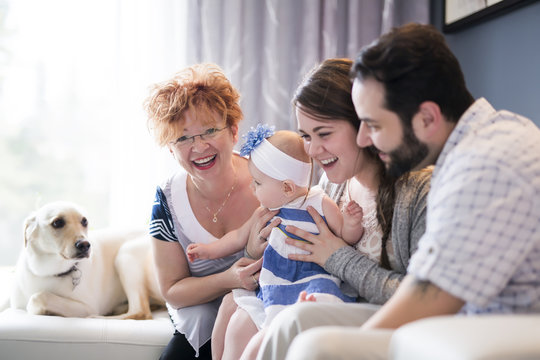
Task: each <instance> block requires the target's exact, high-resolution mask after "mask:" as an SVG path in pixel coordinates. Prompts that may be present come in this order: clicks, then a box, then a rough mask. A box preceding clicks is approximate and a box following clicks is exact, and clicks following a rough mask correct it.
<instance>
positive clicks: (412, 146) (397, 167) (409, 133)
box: [386, 126, 429, 178]
mask: <svg viewBox="0 0 540 360" xmlns="http://www.w3.org/2000/svg"><path fill="white" fill-rule="evenodd" d="M403 131H404V134H403V141H402V142H401V145H399V146H398V148H397V149H395V150H392V151H391V152H390V153H388V156H389V157H390V162H389V163H387V164H386V171H387V173H388V174H389V175H390V176H393V177H396V178H397V177H399V176H401V175H403V174H405V173H407V172H409V171H411V170H412V169H414V168H415V167H416V166H417V165H418V164H420V163H421V162H422V160H424V159H425V158H426V157H427V155H428V153H429V150H428V147H427V145H426V144H424V143H422V142H420V140H418V138H417V137H416V135H415V134H414V132H413V129H412V128H411V127H409V126H404V128H403Z"/></svg>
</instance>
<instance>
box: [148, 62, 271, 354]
mask: <svg viewBox="0 0 540 360" xmlns="http://www.w3.org/2000/svg"><path fill="white" fill-rule="evenodd" d="M239 98H240V96H239V94H238V92H237V91H236V89H235V88H234V87H233V86H232V85H231V83H230V82H229V80H228V79H227V78H226V77H225V75H224V74H223V71H222V70H221V69H220V68H219V67H218V66H217V65H214V64H197V65H193V66H191V67H188V68H186V69H183V70H182V71H180V72H179V73H177V74H176V75H175V76H174V77H173V78H172V79H170V80H168V81H165V82H163V83H159V84H156V85H154V87H153V89H152V92H151V94H150V96H149V98H148V99H147V100H146V102H145V108H146V110H147V113H148V125H149V128H150V129H151V130H152V132H153V134H154V136H155V139H156V141H157V143H158V144H159V145H161V146H163V147H167V148H168V150H169V151H170V153H171V154H172V156H173V157H174V158H175V159H176V161H177V162H178V164H179V165H180V168H179V169H178V171H177V172H176V173H175V174H174V175H172V176H171V177H169V178H168V179H166V180H165V181H164V182H163V183H162V184H161V185H160V186H158V187H157V191H156V199H155V202H154V206H153V210H152V221H151V224H150V235H151V237H152V243H153V252H154V260H155V264H156V269H157V274H158V282H159V286H160V290H161V293H162V295H163V297H164V298H165V300H166V302H167V307H168V310H169V314H170V316H171V320H172V321H173V323H174V326H175V334H174V336H173V339H172V340H171V341H170V343H169V345H168V346H167V348H166V349H165V351H164V352H163V354H162V356H161V358H162V359H169V358H182V359H188V358H190V356H191V357H193V358H194V357H195V356H199V359H201V358H202V359H206V358H208V359H209V358H210V357H211V355H210V354H211V349H210V341H209V340H210V337H211V334H212V328H213V325H214V321H215V318H216V314H217V310H218V307H219V305H220V303H221V299H222V296H223V295H224V294H226V293H228V292H229V291H230V290H231V289H234V288H244V289H248V290H253V289H254V288H255V287H256V285H257V281H256V276H258V274H257V272H258V271H259V269H260V265H261V264H260V262H256V261H254V260H251V259H248V258H244V257H242V252H239V253H236V254H234V255H232V256H228V257H225V258H222V259H215V260H196V261H194V262H193V263H190V262H188V260H187V258H186V252H185V249H186V248H187V246H188V245H189V244H191V243H209V242H212V241H214V240H216V239H217V238H220V237H222V236H223V235H224V234H225V233H227V232H229V231H231V230H234V229H236V228H238V227H240V226H241V225H242V224H244V223H245V222H246V221H247V220H248V219H249V218H250V216H251V215H253V214H254V212H255V210H256V209H257V208H258V207H259V202H258V201H257V199H256V198H255V196H254V195H253V192H252V190H251V188H250V183H251V176H250V174H249V171H248V167H247V160H246V159H245V158H243V157H241V156H239V155H238V154H236V153H235V152H233V147H234V145H235V144H236V143H237V141H238V123H239V122H240V121H241V120H242V110H241V109H240V106H239ZM267 213H268V216H264V214H263V217H264V218H265V219H269V218H271V216H272V214H271V213H270V212H267ZM260 214H261V212H258V213H257V216H260ZM254 276H255V277H254ZM190 354H191V355H190Z"/></svg>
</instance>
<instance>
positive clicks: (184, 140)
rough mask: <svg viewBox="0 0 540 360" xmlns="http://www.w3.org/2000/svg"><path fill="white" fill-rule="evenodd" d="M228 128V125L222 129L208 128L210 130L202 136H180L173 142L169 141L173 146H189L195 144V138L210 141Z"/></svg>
mask: <svg viewBox="0 0 540 360" xmlns="http://www.w3.org/2000/svg"><path fill="white" fill-rule="evenodd" d="M228 127H229V125H227V126H225V127H222V128H221V129H217V128H210V129H207V130H206V131H205V132H203V133H202V134H197V135H193V136H180V137H179V138H178V139H176V140H175V141H171V142H170V144H171V145H175V146H187V145H191V144H193V143H194V142H195V138H196V137H197V136H198V137H200V138H201V140H210V139H213V138H215V137H216V136H217V135H218V134H219V133H220V132H221V131H223V130H225V129H227V128H228Z"/></svg>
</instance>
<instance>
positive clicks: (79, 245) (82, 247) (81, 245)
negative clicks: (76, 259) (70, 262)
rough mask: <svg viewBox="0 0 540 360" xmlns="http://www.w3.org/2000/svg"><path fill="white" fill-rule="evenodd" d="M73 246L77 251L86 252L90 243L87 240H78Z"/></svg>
mask: <svg viewBox="0 0 540 360" xmlns="http://www.w3.org/2000/svg"><path fill="white" fill-rule="evenodd" d="M75 248H76V249H77V250H78V251H79V253H81V254H86V253H88V250H89V249H90V243H89V242H88V241H87V240H79V241H77V242H76V243H75Z"/></svg>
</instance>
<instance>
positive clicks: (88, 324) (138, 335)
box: [0, 309, 174, 360]
mask: <svg viewBox="0 0 540 360" xmlns="http://www.w3.org/2000/svg"><path fill="white" fill-rule="evenodd" d="M153 316H154V319H152V320H117V319H106V318H99V319H91V318H64V317H59V316H43V315H29V314H27V313H26V312H25V311H23V310H17V309H7V310H5V311H3V312H2V313H0V349H2V350H1V354H2V355H1V357H2V358H3V359H10V360H18V359H34V358H35V359H41V360H49V359H50V360H59V359H80V360H90V359H99V360H105V359H131V360H136V359H157V358H159V355H160V354H161V352H162V351H163V348H164V347H165V346H166V345H167V343H168V342H169V340H170V339H171V337H172V334H173V332H174V328H173V326H172V323H171V322H170V320H169V316H168V314H167V312H166V311H164V310H161V311H157V312H154V313H153Z"/></svg>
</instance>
